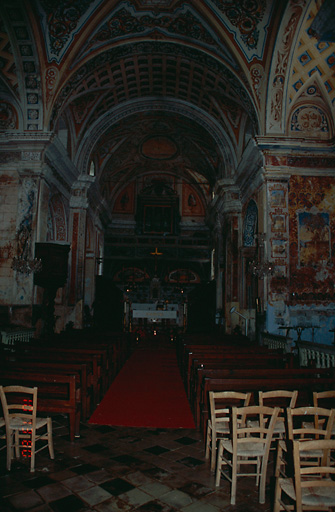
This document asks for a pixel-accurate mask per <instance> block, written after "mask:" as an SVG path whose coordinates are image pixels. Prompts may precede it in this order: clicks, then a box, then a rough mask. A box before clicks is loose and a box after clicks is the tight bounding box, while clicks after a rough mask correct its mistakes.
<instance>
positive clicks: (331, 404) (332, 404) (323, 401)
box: [313, 389, 335, 436]
mask: <svg viewBox="0 0 335 512" xmlns="http://www.w3.org/2000/svg"><path fill="white" fill-rule="evenodd" d="M313 405H314V407H326V408H327V409H333V408H335V389H332V390H328V391H314V392H313ZM332 436H335V422H334V425H333V430H332Z"/></svg>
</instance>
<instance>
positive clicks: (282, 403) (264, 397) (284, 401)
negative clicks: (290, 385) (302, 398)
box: [258, 389, 298, 413]
mask: <svg viewBox="0 0 335 512" xmlns="http://www.w3.org/2000/svg"><path fill="white" fill-rule="evenodd" d="M297 398H298V391H297V390H295V391H289V390H285V389H276V390H271V391H259V393H258V402H259V405H267V406H268V407H280V408H281V411H280V413H283V412H284V411H285V409H287V407H290V408H291V409H293V408H294V407H295V406H296V403H297Z"/></svg>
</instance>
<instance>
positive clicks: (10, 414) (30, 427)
mask: <svg viewBox="0 0 335 512" xmlns="http://www.w3.org/2000/svg"><path fill="white" fill-rule="evenodd" d="M0 398H1V403H2V409H3V414H4V420H5V425H6V446H7V469H8V471H10V469H11V462H12V459H13V458H14V454H15V456H16V457H17V458H18V457H20V449H21V452H22V451H25V453H26V454H27V455H28V456H30V471H31V472H34V471H35V455H36V453H38V452H40V451H41V450H43V449H44V448H47V447H48V448H49V454H50V458H51V459H53V458H54V449H53V441H52V422H51V418H39V417H37V387H34V388H31V387H26V386H6V387H3V386H0ZM39 432H40V433H39ZM40 441H47V442H46V443H42V445H40ZM37 442H38V444H39V447H38V448H37Z"/></svg>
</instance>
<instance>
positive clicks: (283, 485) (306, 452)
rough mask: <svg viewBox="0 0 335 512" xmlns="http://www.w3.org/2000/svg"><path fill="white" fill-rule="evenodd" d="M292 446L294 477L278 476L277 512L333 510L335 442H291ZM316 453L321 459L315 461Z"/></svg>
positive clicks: (275, 501) (334, 504)
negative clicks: (283, 511) (284, 511)
mask: <svg viewBox="0 0 335 512" xmlns="http://www.w3.org/2000/svg"><path fill="white" fill-rule="evenodd" d="M280 444H281V443H280ZM291 444H292V454H293V456H292V459H291V460H293V475H292V476H284V477H283V476H281V475H280V474H279V473H277V474H276V486H275V496H274V508H273V512H280V511H281V510H286V511H291V510H294V511H295V512H303V511H305V510H313V511H316V510H328V511H330V510H333V509H332V507H334V506H335V480H334V477H335V467H334V454H335V440H334V439H317V440H309V441H306V440H304V439H296V440H293V441H291ZM279 450H281V447H279ZM315 453H319V454H321V456H320V457H318V458H317V459H315ZM316 462H317V463H316ZM276 472H277V470H276ZM284 496H285V499H284Z"/></svg>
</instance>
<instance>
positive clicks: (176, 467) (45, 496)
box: [0, 416, 272, 512]
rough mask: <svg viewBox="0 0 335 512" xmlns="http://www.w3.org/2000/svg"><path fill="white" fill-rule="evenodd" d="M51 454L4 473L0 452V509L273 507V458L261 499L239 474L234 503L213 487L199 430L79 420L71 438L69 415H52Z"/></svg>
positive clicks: (225, 488)
mask: <svg viewBox="0 0 335 512" xmlns="http://www.w3.org/2000/svg"><path fill="white" fill-rule="evenodd" d="M53 431H54V447H55V459H54V460H53V461H51V460H50V459H49V458H48V452H47V451H42V452H40V453H39V454H37V456H36V471H35V473H30V472H29V459H28V458H26V459H21V460H19V461H15V462H14V464H13V467H12V470H11V472H10V473H8V472H7V471H6V463H5V462H6V461H5V450H2V451H1V452H0V496H1V498H0V511H1V512H13V511H18V510H20V511H21V510H28V511H30V512H47V511H54V512H76V511H83V512H89V511H97V512H98V511H99V512H107V511H111V512H114V511H122V512H123V511H132V510H136V511H141V512H173V511H181V512H218V511H220V510H225V511H240V512H242V511H243V512H263V511H264V512H267V511H270V510H271V503H270V501H271V500H270V495H271V494H272V493H271V488H272V479H271V478H270V477H271V474H272V464H270V467H269V479H268V480H269V482H268V483H269V485H268V487H267V501H266V503H265V505H260V504H259V503H258V493H257V488H256V486H255V479H254V478H253V477H240V478H239V479H238V484H237V500H236V501H237V504H236V505H235V506H232V505H230V486H229V482H228V481H226V480H221V485H220V487H218V488H216V487H215V483H214V476H213V475H212V474H211V473H210V468H209V463H208V462H207V461H206V460H205V458H204V443H203V440H202V439H201V435H200V433H199V432H198V431H196V430H152V429H144V428H122V427H117V428H114V427H104V426H96V425H88V424H83V425H82V428H81V432H82V435H81V438H80V439H76V440H75V442H73V443H71V442H70V440H69V436H68V430H67V423H66V418H65V417H63V416H57V417H54V418H53Z"/></svg>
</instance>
